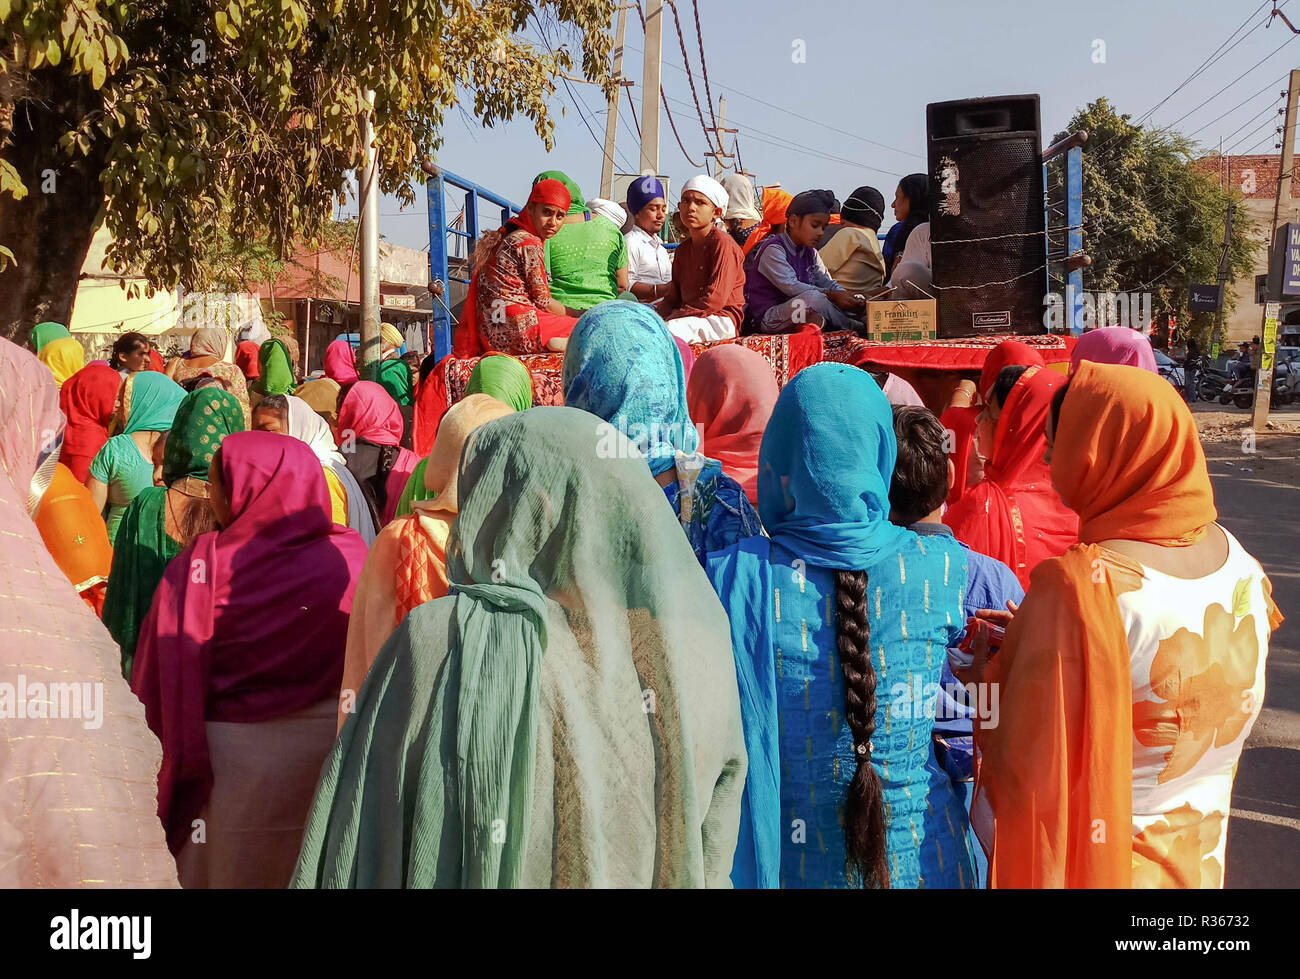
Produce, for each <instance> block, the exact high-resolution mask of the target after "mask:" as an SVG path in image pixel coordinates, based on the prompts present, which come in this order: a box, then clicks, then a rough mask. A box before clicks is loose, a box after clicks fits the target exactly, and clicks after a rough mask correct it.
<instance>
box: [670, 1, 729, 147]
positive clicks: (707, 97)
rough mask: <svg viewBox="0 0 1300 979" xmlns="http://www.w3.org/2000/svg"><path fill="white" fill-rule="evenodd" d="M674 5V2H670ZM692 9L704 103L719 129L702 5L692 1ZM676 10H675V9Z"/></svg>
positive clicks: (720, 143) (720, 140) (719, 139)
mask: <svg viewBox="0 0 1300 979" xmlns="http://www.w3.org/2000/svg"><path fill="white" fill-rule="evenodd" d="M668 2H669V3H672V2H673V0H668ZM691 8H692V9H693V10H694V11H695V40H696V41H698V42H699V45H700V72H701V74H703V75H704V101H706V102H707V103H708V104H709V118H710V119H712V120H713V128H714V129H715V130H716V129H717V128H718V117H717V116H716V115H714V113H713V92H712V91H710V89H709V63H708V62H707V61H705V60H704V32H703V31H701V30H700V3H699V0H691ZM674 9H675V8H674ZM718 146H719V147H721V146H722V137H721V136H719V137H718Z"/></svg>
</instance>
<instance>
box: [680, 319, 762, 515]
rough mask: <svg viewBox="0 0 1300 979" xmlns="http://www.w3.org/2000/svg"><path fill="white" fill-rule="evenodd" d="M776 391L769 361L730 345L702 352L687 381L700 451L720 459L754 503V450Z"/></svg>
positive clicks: (687, 400) (688, 407)
mask: <svg viewBox="0 0 1300 979" xmlns="http://www.w3.org/2000/svg"><path fill="white" fill-rule="evenodd" d="M687 349H689V347H688V348H687ZM780 393H781V392H780V391H779V390H778V388H777V386H776V375H774V374H773V373H772V367H771V365H770V364H768V362H767V360H766V359H765V358H764V357H763V356H762V355H761V354H759V353H757V352H755V351H753V350H750V349H749V348H748V347H742V346H740V345H739V344H734V343H729V344H726V345H724V346H720V347H713V348H712V349H710V350H706V351H705V352H704V353H703V354H701V355H700V359H699V360H698V361H697V362H696V364H695V369H694V370H693V371H691V373H690V379H689V380H688V381H687V383H686V407H687V410H688V411H689V412H690V416H691V418H693V419H694V420H695V422H696V423H697V424H698V425H699V426H700V429H701V431H700V442H701V444H700V451H701V452H703V453H704V454H705V455H706V456H708V457H709V458H710V459H717V460H718V462H720V463H722V471H723V472H725V473H726V474H727V475H728V476H730V477H731V478H732V479H734V480H735V481H736V482H738V483H739V484H740V486H741V488H742V489H743V490H744V491H745V495H746V496H747V497H749V502H751V503H753V504H755V505H757V503H758V449H759V446H760V444H761V443H762V441H763V430H764V429H765V428H767V420H768V419H769V418H771V417H772V409H773V408H774V407H775V406H776V399H777V395H779V394H780Z"/></svg>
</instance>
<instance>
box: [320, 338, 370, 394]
mask: <svg viewBox="0 0 1300 979" xmlns="http://www.w3.org/2000/svg"><path fill="white" fill-rule="evenodd" d="M325 376H326V377H328V378H329V379H330V380H331V381H333V382H334V383H335V384H337V385H338V386H339V387H340V388H345V387H347V386H348V385H349V384H355V383H357V381H359V380H361V375H360V374H358V373H357V357H356V354H354V353H353V352H352V344H350V343H348V342H347V341H346V340H335V341H334V342H333V343H331V344H330V345H329V346H328V347H326V348H325Z"/></svg>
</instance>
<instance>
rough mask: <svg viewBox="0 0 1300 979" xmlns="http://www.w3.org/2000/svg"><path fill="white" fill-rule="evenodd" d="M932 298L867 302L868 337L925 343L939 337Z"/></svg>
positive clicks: (887, 340) (890, 340)
mask: <svg viewBox="0 0 1300 979" xmlns="http://www.w3.org/2000/svg"><path fill="white" fill-rule="evenodd" d="M934 307H935V302H934V300H933V299H908V300H895V301H888V300H883V301H880V302H874V303H867V339H868V340H878V341H880V342H882V343H926V342H929V341H931V340H934V339H936V337H937V332H936V319H935V308H934Z"/></svg>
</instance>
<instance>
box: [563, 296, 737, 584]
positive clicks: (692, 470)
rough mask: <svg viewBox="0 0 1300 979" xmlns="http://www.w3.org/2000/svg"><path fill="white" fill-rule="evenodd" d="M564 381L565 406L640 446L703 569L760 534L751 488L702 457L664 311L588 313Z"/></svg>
mask: <svg viewBox="0 0 1300 979" xmlns="http://www.w3.org/2000/svg"><path fill="white" fill-rule="evenodd" d="M562 383H563V386H564V403H565V404H566V405H568V406H569V407H571V408H582V409H583V410H584V411H589V412H591V413H592V414H593V415H595V416H597V417H598V418H603V419H605V421H607V422H609V423H610V424H611V425H612V426H613V427H614V428H615V429H617V430H618V432H619V433H621V434H623V435H626V436H627V437H628V438H630V439H631V440H632V442H633V443H635V444H636V446H637V448H638V449H639V450H640V451H641V453H642V454H643V455H644V456H645V459H646V462H648V463H649V465H650V472H651V473H652V474H653V475H654V477H655V479H656V481H657V482H658V483H659V485H660V486H661V487H663V491H664V494H665V495H666V496H667V497H668V502H669V504H670V505H671V506H672V508H673V512H674V513H676V514H677V517H678V520H679V522H680V523H681V526H682V529H683V530H684V531H685V532H686V538H687V539H688V540H689V541H690V542H691V549H692V550H694V551H695V556H696V557H697V558H698V559H699V562H700V564H701V565H702V564H704V561H705V557H706V555H707V554H708V553H709V552H710V551H717V550H721V549H722V548H724V547H729V546H731V545H732V544H734V543H736V542H737V541H740V540H744V539H745V538H746V537H752V536H753V535H755V534H758V533H761V527H760V526H759V522H758V515H757V514H756V513H755V512H754V508H753V506H751V505H750V502H749V500H748V499H746V498H745V491H744V489H742V488H741V486H740V484H739V483H737V482H736V481H735V480H734V479H732V478H731V477H730V476H727V475H725V474H724V473H723V471H722V464H721V463H720V462H718V461H717V460H716V459H709V458H707V457H706V456H704V455H702V454H701V453H700V452H699V451H697V450H698V448H699V444H700V436H699V432H698V431H696V428H695V424H694V422H692V421H691V416H690V413H689V412H688V411H687V409H686V373H685V371H684V370H683V369H682V355H681V352H680V351H679V350H678V349H677V344H675V343H674V342H673V338H672V334H671V333H669V332H668V327H667V326H665V325H664V321H663V320H662V319H660V317H659V314H658V313H656V312H655V311H654V310H652V309H650V308H649V307H648V306H643V305H642V304H640V303H633V302H624V301H617V302H607V303H601V304H600V305H599V306H596V307H595V308H593V309H590V310H588V311H587V312H585V313H583V314H582V316H581V318H579V320H578V325H577V326H575V327H574V328H573V333H572V334H571V335H570V336H569V345H568V348H567V349H566V350H565V354H564V370H563V378H562Z"/></svg>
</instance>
